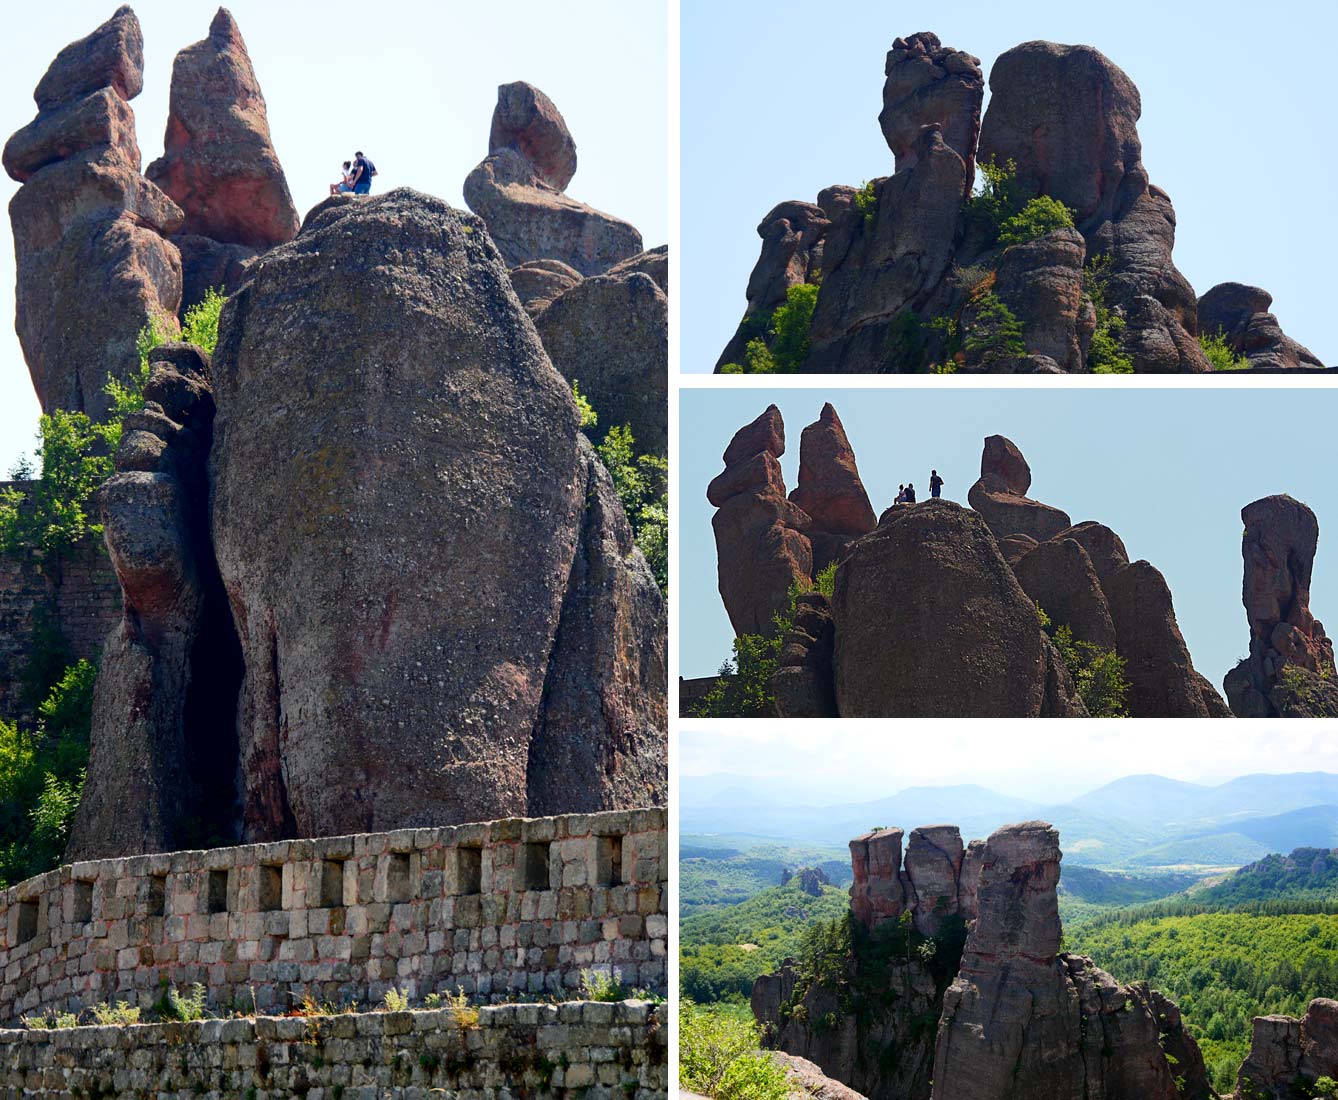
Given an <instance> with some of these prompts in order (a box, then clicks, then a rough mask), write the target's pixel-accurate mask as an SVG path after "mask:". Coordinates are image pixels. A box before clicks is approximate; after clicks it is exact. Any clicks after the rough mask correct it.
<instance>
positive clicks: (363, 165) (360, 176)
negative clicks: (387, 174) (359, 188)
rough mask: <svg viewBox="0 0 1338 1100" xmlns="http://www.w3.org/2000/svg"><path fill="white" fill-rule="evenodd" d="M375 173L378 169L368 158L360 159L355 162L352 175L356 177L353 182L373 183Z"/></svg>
mask: <svg viewBox="0 0 1338 1100" xmlns="http://www.w3.org/2000/svg"><path fill="white" fill-rule="evenodd" d="M375 171H376V167H375V166H374V165H373V164H372V162H371V161H370V160H368V159H367V158H366V157H358V158H357V159H355V160H354V161H353V169H352V172H351V175H352V176H353V177H354V178H353V182H354V183H363V184H367V183H371V182H372V173H373V172H375Z"/></svg>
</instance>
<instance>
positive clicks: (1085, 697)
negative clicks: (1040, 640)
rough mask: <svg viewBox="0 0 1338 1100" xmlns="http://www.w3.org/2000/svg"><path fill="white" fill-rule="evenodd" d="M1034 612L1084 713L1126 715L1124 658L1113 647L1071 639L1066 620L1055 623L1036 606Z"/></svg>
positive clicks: (1100, 716) (1126, 691)
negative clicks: (1071, 682) (1071, 684)
mask: <svg viewBox="0 0 1338 1100" xmlns="http://www.w3.org/2000/svg"><path fill="white" fill-rule="evenodd" d="M1036 613H1037V614H1038V615H1039V616H1040V620H1041V629H1043V630H1044V631H1045V632H1046V633H1047V634H1049V635H1050V640H1051V641H1053V642H1054V643H1055V648H1056V649H1057V650H1059V656H1060V657H1061V658H1063V661H1064V667H1065V668H1067V669H1068V670H1069V675H1070V676H1072V677H1073V686H1074V687H1076V688H1077V689H1078V694H1079V696H1081V698H1082V701H1083V704H1084V705H1085V706H1086V707H1087V713H1088V714H1089V715H1091V716H1092V717H1093V718H1128V717H1129V708H1128V699H1129V681H1128V680H1127V679H1126V678H1125V675H1124V671H1125V666H1126V662H1125V660H1124V658H1123V657H1121V656H1119V654H1117V653H1116V652H1115V651H1114V650H1113V649H1103V648H1102V647H1101V646H1099V645H1095V644H1093V643H1092V642H1084V641H1080V640H1078V639H1075V638H1074V637H1073V630H1072V628H1071V627H1069V625H1068V624H1067V623H1063V624H1059V625H1056V624H1055V623H1054V622H1052V621H1051V619H1050V616H1049V615H1047V614H1046V613H1045V609H1044V608H1043V607H1040V606H1037V608H1036Z"/></svg>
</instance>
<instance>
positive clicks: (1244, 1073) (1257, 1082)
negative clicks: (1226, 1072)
mask: <svg viewBox="0 0 1338 1100" xmlns="http://www.w3.org/2000/svg"><path fill="white" fill-rule="evenodd" d="M1321 1077H1328V1078H1331V1079H1333V1078H1338V1001H1332V1000H1329V999H1327V998H1322V997H1317V998H1316V999H1315V1000H1313V1001H1311V1002H1310V1004H1309V1005H1308V1006H1307V1007H1306V1011H1305V1015H1304V1016H1302V1017H1301V1018H1300V1019H1299V1020H1298V1019H1297V1018H1296V1017H1294V1016H1256V1017H1255V1020H1254V1034H1253V1036H1252V1038H1251V1042H1250V1053H1249V1055H1248V1056H1247V1057H1246V1059H1245V1061H1244V1063H1243V1064H1242V1065H1241V1067H1240V1072H1239V1074H1238V1075H1237V1077H1236V1095H1237V1096H1238V1097H1241V1098H1242V1100H1289V1098H1290V1097H1293V1096H1303V1095H1305V1093H1306V1091H1310V1090H1311V1089H1313V1086H1314V1084H1315V1082H1316V1081H1318V1080H1319V1079H1320V1078H1321Z"/></svg>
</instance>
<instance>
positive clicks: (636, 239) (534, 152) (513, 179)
mask: <svg viewBox="0 0 1338 1100" xmlns="http://www.w3.org/2000/svg"><path fill="white" fill-rule="evenodd" d="M575 171H576V146H575V143H574V142H572V139H571V135H570V134H569V133H568V132H567V127H566V123H565V122H564V121H563V119H562V116H561V114H559V113H558V110H557V108H556V107H555V106H553V103H552V101H551V100H550V99H549V98H548V97H547V96H546V95H544V94H543V92H541V91H539V89H538V88H535V87H534V86H533V85H529V84H525V83H515V84H503V85H502V86H501V87H499V88H498V90H497V107H496V108H495V109H494V111H493V121H492V130H491V133H490V135H489V142H488V157H487V159H486V160H484V161H483V163H482V164H480V165H479V166H478V167H477V168H475V169H474V170H473V171H472V172H471V173H470V174H469V177H468V178H467V179H466V180H465V186H464V194H465V202H467V203H468V204H469V208H470V209H471V210H473V211H474V213H476V214H478V215H479V217H481V218H482V219H483V220H484V221H485V222H486V223H487V226H488V232H489V234H490V235H491V236H492V239H493V242H494V243H495V244H496V245H497V248H498V251H500V252H501V254H502V256H503V258H504V259H505V260H506V262H507V265H508V266H510V267H517V266H519V265H520V264H523V263H527V262H528V261H530V260H561V261H562V262H563V263H565V264H567V265H568V266H570V267H572V268H574V269H575V270H577V271H578V272H580V273H581V274H582V275H599V274H602V273H603V272H605V271H607V270H608V269H609V268H611V267H613V266H614V265H615V264H617V263H618V262H620V261H622V260H626V259H628V258H629V257H631V256H635V255H637V254H638V253H639V252H641V250H642V249H641V234H640V233H638V232H637V231H636V229H635V228H633V227H632V226H631V225H629V224H628V223H627V222H624V221H621V220H619V219H618V218H615V217H613V216H611V215H609V214H605V213H603V212H602V211H599V210H596V209H594V208H593V207H590V206H586V205H585V204H584V203H580V202H577V201H576V200H574V199H571V198H568V197H567V196H566V195H565V194H563V192H564V191H565V190H566V187H567V184H568V183H570V181H571V177H572V174H573V173H574V172H575Z"/></svg>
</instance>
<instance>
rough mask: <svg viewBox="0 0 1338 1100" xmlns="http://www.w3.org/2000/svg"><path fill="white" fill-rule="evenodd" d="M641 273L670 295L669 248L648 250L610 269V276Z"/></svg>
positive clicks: (663, 246) (666, 246)
mask: <svg viewBox="0 0 1338 1100" xmlns="http://www.w3.org/2000/svg"><path fill="white" fill-rule="evenodd" d="M634 271H639V272H641V274H643V275H649V276H650V277H651V278H652V279H654V280H655V285H656V286H658V287H659V288H660V289H661V290H663V291H664V292H665V293H666V294H668V293H669V246H668V245H667V244H662V245H660V246H659V247H658V248H648V249H646V251H645V252H638V253H637V254H636V255H635V256H632V257H631V258H630V259H626V260H623V261H622V262H621V263H616V264H614V265H613V266H612V267H611V268H609V270H608V272H607V274H609V275H630V274H631V273H632V272H634Z"/></svg>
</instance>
